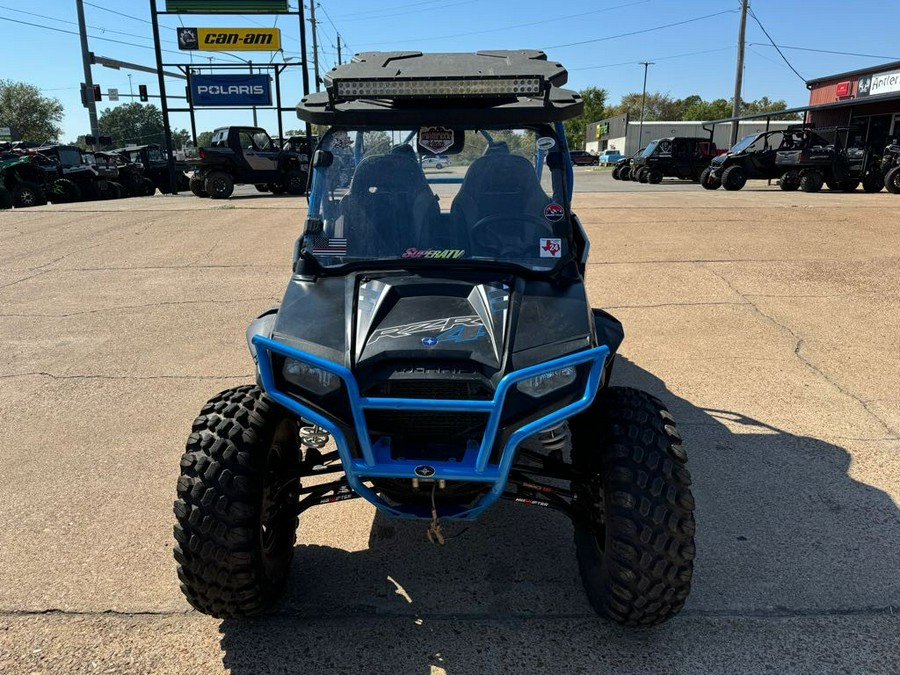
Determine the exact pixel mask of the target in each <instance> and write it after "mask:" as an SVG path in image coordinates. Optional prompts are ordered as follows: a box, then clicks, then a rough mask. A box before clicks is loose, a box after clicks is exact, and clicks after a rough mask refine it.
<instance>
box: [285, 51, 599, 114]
mask: <svg viewBox="0 0 900 675" xmlns="http://www.w3.org/2000/svg"><path fill="white" fill-rule="evenodd" d="M567 79H568V73H567V72H566V69H565V68H563V66H562V64H560V63H556V62H553V61H548V60H547V55H546V54H545V53H544V52H541V51H536V50H509V51H480V52H476V53H431V54H424V53H422V52H411V51H410V52H363V53H360V54H356V55H355V56H354V57H353V59H352V61H351V62H350V63H347V64H344V65H341V66H337V67H335V68H333V69H332V70H331V71H330V72H329V73H328V74H327V75H326V76H325V91H324V92H317V93H315V94H310V95H308V96H306V97H304V98H303V100H302V101H301V102H300V104H299V105H298V106H297V116H298V117H300V118H301V119H303V120H305V121H307V122H312V123H314V124H327V125H342V126H354V125H360V126H367V127H383V128H391V127H393V128H398V127H402V126H405V127H409V126H419V125H426V124H449V125H453V124H462V125H466V124H477V125H483V126H488V125H504V124H541V123H547V122H555V121H560V120H564V119H568V118H570V117H576V116H578V115H580V114H581V112H582V109H583V103H582V101H581V97H580V96H579V95H578V94H576V93H575V92H572V91H568V90H565V89H560V88H559V85H562V84H565V82H566V80H567Z"/></svg>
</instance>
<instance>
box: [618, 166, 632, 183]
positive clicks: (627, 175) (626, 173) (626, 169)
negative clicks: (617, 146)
mask: <svg viewBox="0 0 900 675" xmlns="http://www.w3.org/2000/svg"><path fill="white" fill-rule="evenodd" d="M619 180H631V167H630V166H623V167H622V168H621V169H619Z"/></svg>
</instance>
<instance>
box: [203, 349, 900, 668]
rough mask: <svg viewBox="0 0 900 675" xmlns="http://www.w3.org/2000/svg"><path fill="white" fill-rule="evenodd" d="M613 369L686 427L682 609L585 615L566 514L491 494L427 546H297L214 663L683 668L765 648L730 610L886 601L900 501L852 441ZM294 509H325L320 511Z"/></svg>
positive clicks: (754, 658)
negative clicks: (688, 516) (855, 462)
mask: <svg viewBox="0 0 900 675" xmlns="http://www.w3.org/2000/svg"><path fill="white" fill-rule="evenodd" d="M614 380H615V383H616V384H619V385H628V386H634V387H638V388H641V389H645V390H648V391H650V392H652V393H653V394H655V395H657V396H659V397H660V398H662V399H663V400H664V402H665V403H666V404H667V405H668V406H669V408H670V409H671V410H672V412H673V414H674V415H675V418H676V419H677V420H678V422H679V425H680V428H681V431H682V435H683V436H684V439H685V444H686V448H687V450H688V456H689V458H690V463H689V466H690V468H691V470H692V474H693V479H694V495H695V497H696V501H697V532H698V542H697V563H696V565H697V566H696V571H695V576H694V588H693V592H692V595H691V597H690V599H689V600H688V604H687V606H686V608H685V610H684V612H683V613H682V615H681V617H676V618H675V619H674V620H672V621H670V622H669V623H667V624H665V625H663V626H660V627H657V628H654V629H648V630H639V631H634V630H629V629H623V628H620V627H618V626H615V625H613V624H611V623H609V622H606V621H604V620H601V619H599V618H597V617H596V616H595V615H594V614H593V612H592V610H591V608H590V606H589V605H588V603H587V601H586V599H585V598H584V595H583V592H582V589H581V584H580V580H579V577H578V570H577V565H576V562H575V554H574V547H573V545H572V528H571V525H570V523H569V522H568V520H567V519H566V518H565V517H564V516H562V515H561V514H558V513H555V512H548V511H544V510H542V509H540V508H537V507H528V506H520V505H515V504H511V503H508V502H502V503H500V504H498V505H497V506H496V507H494V508H493V509H492V510H491V511H489V512H488V513H487V514H486V516H485V517H483V518H482V519H481V520H480V521H478V522H476V523H474V524H472V525H471V526H470V527H469V528H468V529H466V528H465V527H464V526H461V525H459V524H450V525H449V526H448V527H447V530H448V534H450V536H451V537H453V538H451V539H450V540H449V541H448V542H447V545H446V546H444V547H440V548H439V547H434V546H432V545H430V544H428V543H427V541H426V540H425V525H424V524H422V523H417V522H405V521H395V520H390V519H387V518H384V517H382V516H380V515H376V516H375V520H374V523H373V526H372V531H371V535H370V540H369V548H368V550H364V551H357V552H347V551H344V550H339V549H335V548H330V547H325V546H304V545H302V544H301V545H299V546H298V547H297V550H296V558H295V562H294V570H293V573H292V577H291V579H290V581H289V584H288V588H287V590H286V594H285V597H284V600H283V601H282V602H281V603H279V605H278V606H277V607H276V608H275V610H274V612H273V614H271V615H269V616H267V617H263V618H259V619H256V620H252V621H224V622H223V623H222V624H221V626H220V632H221V646H222V649H223V662H224V666H225V667H226V668H229V669H231V672H233V673H236V674H243V673H247V674H249V673H268V672H326V671H332V672H347V673H369V672H392V673H443V672H446V673H451V674H454V673H486V672H514V671H521V672H553V673H568V672H582V671H583V672H600V671H602V670H607V669H610V668H612V669H615V670H618V671H619V672H673V671H683V670H684V668H685V667H690V666H691V663H690V661H685V659H688V658H692V657H689V654H690V652H691V650H692V649H697V650H699V652H698V653H700V654H703V653H705V652H706V651H708V650H709V649H710V648H711V646H710V645H709V644H707V642H706V640H708V639H709V633H710V632H712V633H714V634H716V635H719V636H720V637H719V638H718V639H720V640H731V641H741V642H739V643H738V646H735V645H732V646H731V648H732V649H735V650H736V651H737V652H738V653H739V654H740V655H741V656H740V657H739V658H740V659H747V663H748V665H751V664H758V663H759V662H760V659H761V660H763V661H765V660H766V659H773V658H777V654H776V653H775V652H771V653H770V652H769V651H767V650H769V647H766V646H765V644H763V645H762V646H759V645H758V646H757V647H756V648H757V650H758V651H757V653H756V654H753V652H752V649H751V648H750V646H748V645H746V644H744V641H747V640H748V638H747V636H746V635H745V629H741V628H735V626H734V622H733V621H730V620H729V619H739V620H740V619H744V618H748V619H751V618H754V617H756V618H759V617H767V616H788V617H790V616H809V615H813V616H817V615H820V614H832V613H836V614H842V613H850V614H852V613H854V612H859V611H864V610H871V609H874V608H877V607H885V606H886V605H888V604H889V603H890V602H891V601H893V602H894V604H897V601H898V599H900V598H898V596H900V588H898V587H900V582H898V574H897V570H898V569H900V517H898V510H897V508H896V506H895V505H894V503H893V501H892V500H891V499H890V497H889V496H888V495H886V494H885V493H883V492H881V491H879V490H877V489H875V488H873V487H870V486H868V485H865V484H863V483H859V482H856V481H854V480H853V479H852V478H850V477H849V476H848V474H847V470H848V467H849V463H850V455H849V454H848V453H847V451H845V450H844V449H843V448H840V447H838V446H836V445H832V444H829V443H825V442H823V441H820V440H817V439H815V438H809V437H802V436H795V435H792V434H789V433H786V432H784V431H781V430H779V429H776V428H774V427H772V426H770V425H768V424H766V423H765V422H762V421H758V420H754V419H750V418H747V417H745V416H743V415H741V414H739V413H736V412H729V411H719V410H705V409H701V408H698V407H696V406H694V405H692V404H691V403H690V402H688V401H685V400H683V399H680V398H678V397H675V396H674V395H672V394H671V392H669V391H668V390H667V389H666V388H665V385H664V384H663V382H662V381H660V380H659V379H658V378H656V377H655V376H653V375H652V374H650V373H649V372H647V371H645V370H642V369H641V368H640V367H638V366H636V365H634V364H633V363H630V362H629V361H627V360H625V359H624V358H621V357H619V359H618V360H617V363H616V370H615V375H614ZM826 428H827V421H826V420H823V430H825V429H826ZM304 517H306V518H329V517H332V516H330V515H329V511H328V510H327V509H324V508H323V509H320V510H313V511H312V512H307V514H306V515H305V516H304ZM335 522H336V523H339V522H340V519H339V518H336V519H335ZM689 617H693V618H694V619H697V621H691V619H690V618H689ZM723 617H724V618H725V620H724V621H720V623H718V624H715V627H714V628H713V629H712V630H710V628H709V625H713V621H714V620H715V619H717V618H719V619H722V618H723ZM707 623H708V624H709V625H707ZM700 624H703V626H705V630H706V634H705V635H706V637H705V638H704V637H703V636H701V635H699V634H698V633H697V630H698V628H702V627H703V626H700ZM716 631H719V632H716ZM714 639H715V638H714ZM816 639H818V636H817V635H816ZM674 640H677V641H678V642H677V643H673V641H674ZM674 644H678V645H680V646H679V648H678V649H674V648H673V645H674ZM828 647H829V645H827V644H826V645H825V646H824V647H823V648H825V649H827V648H828ZM726 663H728V662H726ZM731 663H732V665H734V662H733V661H732V662H731ZM695 665H696V663H695Z"/></svg>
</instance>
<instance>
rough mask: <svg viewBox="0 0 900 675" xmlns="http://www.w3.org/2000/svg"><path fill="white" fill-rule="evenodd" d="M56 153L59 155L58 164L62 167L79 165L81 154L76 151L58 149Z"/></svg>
mask: <svg viewBox="0 0 900 675" xmlns="http://www.w3.org/2000/svg"><path fill="white" fill-rule="evenodd" d="M57 153H58V154H59V163H60V164H62V165H63V166H80V165H81V153H80V152H79V151H78V150H72V149H69V148H59V150H57ZM85 161H87V160H85Z"/></svg>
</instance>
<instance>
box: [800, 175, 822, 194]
mask: <svg viewBox="0 0 900 675" xmlns="http://www.w3.org/2000/svg"><path fill="white" fill-rule="evenodd" d="M824 184H825V176H823V175H822V172H821V171H817V170H815V169H807V170H806V171H802V172H801V173H800V189H801V190H803V191H804V192H818V191H819V190H821V189H822V185H824Z"/></svg>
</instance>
